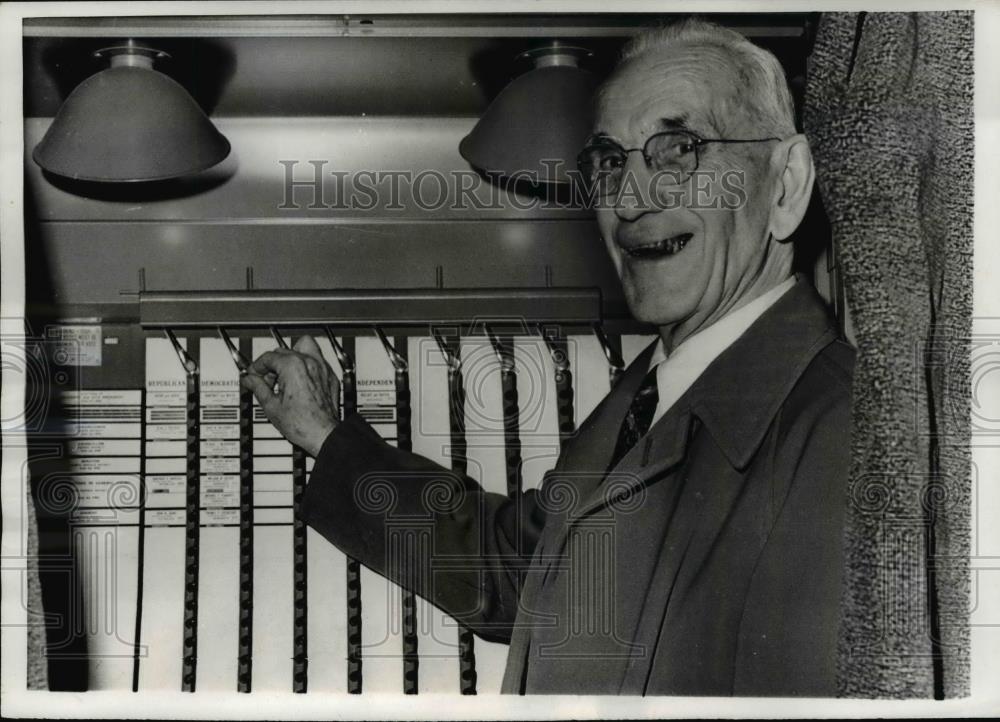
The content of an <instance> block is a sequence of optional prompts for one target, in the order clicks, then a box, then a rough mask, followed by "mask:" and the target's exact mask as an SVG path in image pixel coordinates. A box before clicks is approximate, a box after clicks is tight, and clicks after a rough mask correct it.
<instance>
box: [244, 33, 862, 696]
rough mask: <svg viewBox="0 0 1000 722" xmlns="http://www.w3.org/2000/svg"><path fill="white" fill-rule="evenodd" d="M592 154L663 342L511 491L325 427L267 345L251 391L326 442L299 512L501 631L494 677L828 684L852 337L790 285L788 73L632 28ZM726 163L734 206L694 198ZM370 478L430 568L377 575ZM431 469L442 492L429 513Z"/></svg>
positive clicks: (612, 249)
mask: <svg viewBox="0 0 1000 722" xmlns="http://www.w3.org/2000/svg"><path fill="white" fill-rule="evenodd" d="M580 167H581V170H582V172H583V173H584V176H585V177H586V179H587V180H588V181H589V182H591V184H592V187H593V189H594V190H595V193H596V196H597V198H598V200H601V201H603V202H601V203H599V206H600V208H599V210H598V211H597V216H598V223H599V226H600V230H601V234H602V236H603V238H604V242H605V244H606V246H607V250H608V253H609V254H610V256H611V258H612V260H613V262H614V264H615V267H616V268H617V270H618V273H619V275H620V277H621V281H622V285H623V287H624V290H625V294H626V297H627V299H628V302H629V305H630V308H631V310H632V313H633V314H634V315H635V317H636V318H637V319H639V320H641V321H645V322H648V323H651V324H655V325H656V326H657V327H658V328H659V340H658V341H657V342H655V343H653V344H651V345H650V346H649V347H648V348H647V349H646V350H645V351H644V352H643V353H642V354H640V356H639V357H638V358H637V359H636V361H635V362H634V363H633V364H632V365H631V367H630V368H629V369H628V370H627V372H626V373H625V375H624V376H623V378H622V379H621V381H620V383H619V384H618V385H617V386H616V387H615V389H614V390H613V391H612V392H611V393H610V394H609V395H608V397H607V398H605V399H604V401H603V402H602V403H601V404H600V405H599V406H598V407H597V409H596V410H595V411H594V412H593V413H592V414H591V415H590V417H589V418H588V419H587V420H586V421H585V422H584V423H583V424H582V425H581V426H580V428H579V431H578V432H577V434H576V435H575V436H574V437H573V438H572V439H571V440H570V441H569V442H568V443H567V444H566V445H565V448H564V450H563V453H562V455H561V456H560V458H559V460H558V462H557V465H556V468H555V469H554V470H553V471H552V472H550V473H549V474H548V475H547V477H546V479H545V481H544V483H543V485H542V487H541V489H540V490H539V491H538V492H537V493H536V492H534V491H529V492H526V493H524V494H522V495H521V496H520V497H519V498H516V499H514V500H508V499H507V498H506V497H503V496H499V495H495V494H489V493H486V492H485V491H483V489H482V488H481V487H479V486H478V485H477V484H476V483H475V482H474V481H472V480H471V479H468V478H458V477H456V476H455V475H454V474H452V473H451V472H449V471H448V470H445V469H443V468H441V467H439V466H437V465H435V464H433V463H431V462H430V461H428V460H426V459H423V458H421V457H418V456H415V455H413V454H409V453H405V452H401V451H399V450H396V449H394V448H392V447H390V446H389V445H388V444H386V443H384V442H383V441H381V439H380V438H379V437H378V435H377V434H376V433H375V432H374V431H373V430H372V428H371V427H370V426H368V425H367V424H366V423H365V422H364V421H363V420H362V419H361V418H359V417H358V416H357V415H355V416H353V417H351V418H348V419H346V420H345V421H344V422H343V423H338V421H337V414H336V403H335V399H336V380H335V378H334V377H333V374H332V372H331V370H330V368H329V367H328V366H327V365H326V364H325V362H323V360H322V357H321V356H320V355H319V350H318V348H317V347H316V345H315V344H314V343H313V342H312V340H311V339H308V338H306V339H302V340H301V341H300V342H299V344H298V345H297V347H296V349H295V350H294V351H274V352H271V353H268V354H265V355H264V356H262V357H261V358H260V359H258V360H257V361H256V362H255V363H254V366H253V370H252V372H251V373H250V374H249V375H248V376H247V377H246V378H245V383H246V384H247V385H248V386H249V387H250V388H251V389H253V391H254V393H255V394H256V395H257V398H258V399H259V400H260V402H261V404H262V405H263V408H264V411H265V412H266V413H267V414H268V416H269V418H270V419H271V420H272V422H273V423H274V424H275V425H276V426H277V427H278V428H279V429H280V430H281V431H282V432H283V433H284V434H285V435H286V436H287V437H288V438H289V439H290V440H291V441H292V442H294V443H296V444H298V445H300V446H302V447H304V448H305V449H306V450H307V451H309V452H310V453H313V454H315V455H316V465H315V468H314V470H313V473H312V477H311V479H310V482H309V487H308V490H307V492H306V503H305V506H306V508H307V510H306V515H307V521H308V523H309V524H310V525H312V526H313V527H314V528H316V529H317V530H318V531H319V532H321V533H322V534H323V535H324V536H325V537H326V538H327V539H329V540H330V541H331V542H332V543H334V544H336V545H337V546H338V547H340V548H341V549H342V550H343V551H344V552H346V553H347V554H349V555H351V556H353V557H355V558H358V559H360V560H361V561H362V562H363V563H365V564H367V565H369V566H372V567H373V568H375V569H376V570H378V571H380V572H382V573H384V574H386V575H387V576H390V577H391V578H393V579H395V580H397V581H399V582H401V583H403V584H407V585H409V586H411V587H412V588H413V589H414V590H415V591H416V592H417V593H419V594H421V595H423V596H425V597H426V598H428V599H430V600H431V601H433V602H434V603H435V604H437V605H438V606H440V607H442V608H443V609H445V610H446V611H448V612H450V613H452V614H454V615H455V616H456V617H457V618H459V619H460V620H461V621H462V622H463V623H465V624H468V625H469V626H470V627H472V628H473V629H475V630H476V631H477V632H479V633H480V634H482V635H483V636H485V637H488V638H492V639H501V640H505V641H509V642H510V644H511V648H510V652H509V655H508V662H507V670H506V675H505V678H504V690H505V691H507V692H514V693H576V694H696V695H813V696H829V695H833V694H835V692H836V687H835V661H836V655H835V650H836V643H837V626H838V617H839V615H838V610H839V603H840V586H841V566H842V552H841V536H842V527H843V511H844V507H845V504H846V493H845V492H846V478H847V462H848V441H849V439H848V428H849V424H848V421H849V419H848V416H849V391H850V383H851V371H852V363H853V351H852V350H851V348H850V347H849V346H847V345H846V344H844V343H843V342H841V341H839V340H838V338H837V333H836V331H835V328H834V324H833V322H832V320H831V318H830V317H829V315H828V313H827V311H826V308H825V306H824V304H823V303H822V302H821V300H820V299H819V297H818V296H817V294H816V293H815V291H814V290H813V289H812V287H811V286H810V285H809V284H808V283H807V282H806V281H805V280H802V279H796V278H795V277H794V276H793V275H792V247H791V244H790V242H789V238H790V237H791V235H792V233H793V232H794V231H795V229H796V228H797V226H798V225H799V223H800V221H801V220H802V217H803V215H804V213H805V211H806V207H807V204H808V202H809V197H810V194H811V192H812V186H813V166H812V159H811V157H810V152H809V145H808V143H807V141H806V139H805V138H804V137H803V136H802V135H799V134H796V132H795V127H794V121H793V109H792V102H791V97H790V94H789V92H788V88H787V85H786V81H785V78H784V74H783V72H782V69H781V67H780V65H779V64H778V62H777V60H776V59H775V58H774V57H773V56H772V55H771V54H770V53H768V52H766V51H764V50H762V49H760V48H758V47H756V46H754V45H753V44H751V43H750V42H748V41H747V40H745V39H744V38H743V37H742V36H740V35H738V34H737V33H734V32H731V31H729V30H725V29H722V28H719V27H716V26H713V25H709V24H706V23H701V22H690V21H689V22H686V23H683V24H680V25H675V26H671V27H668V28H665V29H660V30H656V31H653V32H650V33H648V34H645V35H641V36H639V37H637V38H636V39H635V40H634V41H633V42H632V43H630V45H629V46H628V47H627V48H626V50H625V52H624V55H623V59H622V61H621V63H620V65H619V66H618V68H617V69H616V71H615V72H614V74H613V76H612V77H611V78H610V79H609V80H608V81H607V82H606V84H605V85H604V86H603V88H602V89H601V91H600V93H599V95H598V98H597V113H596V128H595V132H594V135H593V136H592V138H591V140H590V141H589V142H588V145H587V147H586V148H585V149H584V150H583V152H582V153H581V155H580ZM734 173H735V174H736V175H735V176H734V175H733V174H734ZM734 177H736V178H739V179H740V180H741V185H740V189H739V190H740V192H739V194H738V195H739V196H740V200H741V202H740V203H735V204H733V203H727V204H724V205H720V204H717V203H701V202H699V198H703V197H704V195H705V194H699V193H695V192H686V191H691V190H692V189H693V187H694V185H695V184H696V183H697V184H699V187H701V188H702V189H703V190H704V189H708V190H709V191H711V190H712V189H713V188H715V189H716V190H717V189H718V188H717V186H718V185H719V184H722V183H728V184H729V185H728V187H729V188H730V189H732V187H733V185H732V179H733V178H734ZM727 178H728V181H727V180H726V179H727ZM713 184H715V185H714V186H713ZM678 189H680V190H681V191H685V192H682V193H680V194H678V193H677V191H678ZM685 189H686V190H685ZM709 195H711V193H710V194H709ZM671 199H673V200H672V201H671ZM677 199H681V200H680V201H678V200H677ZM275 379H277V381H278V382H279V384H280V391H279V392H278V393H277V394H275V393H274V391H273V384H274V382H275ZM373 478H378V479H380V480H382V481H384V482H385V483H388V484H390V485H391V486H392V490H393V493H394V494H395V500H396V505H395V514H396V517H397V518H402V517H403V516H405V515H406V514H413V515H415V516H416V517H420V518H421V520H426V519H428V518H432V519H433V550H434V553H433V560H432V562H431V564H432V569H431V570H430V571H429V572H428V573H424V574H407V573H406V572H405V571H404V570H403V569H401V568H395V567H390V566H389V564H388V562H387V559H388V554H387V543H386V539H387V534H386V533H385V532H386V527H385V520H384V518H383V517H380V516H379V515H378V514H374V513H371V512H370V510H366V509H365V508H364V505H363V504H361V503H360V502H359V498H360V497H361V496H362V495H361V494H359V493H358V492H357V489H358V486H359V485H363V484H364V483H366V481H370V480H371V479H373ZM429 483H438V484H441V483H444V484H446V485H448V488H449V489H450V491H451V492H452V493H451V497H452V498H451V499H450V500H448V501H446V502H444V503H442V504H438V505H436V507H435V509H434V510H432V511H428V509H427V507H426V506H425V501H424V499H425V497H424V491H425V487H426V485H427V484H429ZM407 561H408V563H410V564H419V563H427V562H426V561H423V562H422V561H421V560H417V559H409V560H407Z"/></svg>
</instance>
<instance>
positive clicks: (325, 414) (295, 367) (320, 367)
mask: <svg viewBox="0 0 1000 722" xmlns="http://www.w3.org/2000/svg"><path fill="white" fill-rule="evenodd" d="M240 383H241V384H242V385H243V386H244V387H245V388H248V389H250V390H251V391H252V392H253V395H254V396H256V397H257V401H259V402H260V405H261V407H262V408H263V409H264V413H265V414H267V418H268V419H269V420H270V421H271V423H272V424H274V425H275V427H276V428H277V429H278V431H280V432H281V434H282V436H284V437H285V438H286V439H288V440H289V441H290V442H292V443H293V444H295V445H296V446H299V447H301V448H303V449H305V451H306V453H308V454H311V455H313V456H316V454H318V453H319V450H320V449H321V448H323V442H324V441H326V437H327V436H329V435H330V432H331V431H333V430H334V429H335V428H336V426H337V419H338V418H339V414H338V412H337V399H338V398H339V397H340V382H339V381H338V380H337V375H336V374H335V373H334V372H333V369H331V368H330V365H329V364H328V363H327V362H326V360H324V358H323V354H322V353H321V352H320V350H319V346H317V345H316V342H315V341H313V340H312V337H310V336H303V337H302V338H300V339H299V341H298V343H296V344H295V347H294V349H276V350H274V351H268V352H267V353H264V354H261V356H260V358H258V359H257V360H256V361H254V362H253V363H252V364H251V365H250V368H249V370H248V371H247V373H246V374H245V375H244V376H243V378H242V379H241V381H240Z"/></svg>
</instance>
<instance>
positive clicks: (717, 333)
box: [649, 276, 795, 424]
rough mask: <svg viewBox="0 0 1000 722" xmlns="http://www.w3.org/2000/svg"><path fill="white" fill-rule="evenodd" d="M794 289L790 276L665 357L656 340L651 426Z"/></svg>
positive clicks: (661, 341)
mask: <svg viewBox="0 0 1000 722" xmlns="http://www.w3.org/2000/svg"><path fill="white" fill-rule="evenodd" d="M794 285H795V277H794V276H792V277H790V278H788V279H786V280H785V281H783V282H781V283H779V284H778V285H777V286H775V287H774V288H772V289H771V290H770V291H768V292H767V293H764V294H762V295H761V296H758V297H757V298H755V299H754V300H753V301H751V302H750V303H748V304H746V305H745V306H741V307H740V308H738V309H736V310H735V311H733V312H731V313H729V314H726V315H725V316H723V317H722V318H720V319H719V320H718V321H716V322H715V323H713V324H712V325H711V326H708V327H706V328H703V329H701V330H700V331H698V332H697V333H695V334H692V335H691V336H689V337H687V338H686V339H684V341H682V342H681V344H680V345H679V346H678V347H677V348H675V349H674V350H673V352H672V353H671V354H670V355H669V356H667V354H666V352H665V350H664V348H663V339H660V340H659V341H658V342H657V344H656V348H655V349H654V350H653V356H652V358H650V360H649V369H650V370H652V369H654V368H655V369H656V387H657V394H658V396H659V401H658V402H657V404H656V412H655V413H654V414H653V421H652V423H653V424H655V423H656V422H657V421H659V419H660V417H661V416H663V415H664V414H665V413H667V411H669V410H670V407H671V406H673V405H674V403H675V402H676V401H677V399H679V398H680V397H681V396H682V395H683V394H684V392H685V391H687V390H688V389H689V388H690V387H691V385H692V384H693V383H694V382H695V381H697V379H698V377H699V376H701V374H702V372H703V371H704V370H705V369H706V368H708V366H709V364H711V363H712V362H713V361H714V360H715V359H716V358H718V356H719V354H721V353H722V352H723V351H725V350H726V349H727V348H729V347H730V346H731V345H732V343H733V342H734V341H735V340H736V339H738V338H739V337H740V336H742V335H743V332H744V331H746V330H747V329H748V328H750V326H751V325H752V324H753V322H754V321H756V320H757V319H758V318H760V316H761V314H763V313H764V311H766V310H767V309H769V308H770V307H771V306H773V305H774V303H775V302H776V301H777V300H778V299H779V298H781V297H782V296H783V295H785V293H787V292H788V291H789V289H791V288H792V286H794Z"/></svg>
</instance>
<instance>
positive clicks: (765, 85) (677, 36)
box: [598, 18, 795, 138]
mask: <svg viewBox="0 0 1000 722" xmlns="http://www.w3.org/2000/svg"><path fill="white" fill-rule="evenodd" d="M679 46H688V47H693V48H699V49H700V48H704V49H705V50H706V51H708V52H709V53H710V54H712V55H713V56H717V57H718V59H719V60H721V61H722V62H724V63H726V64H727V65H728V66H729V70H730V72H731V76H730V77H731V80H732V83H733V97H731V98H719V99H718V101H719V102H720V103H721V104H722V105H721V107H722V110H723V115H724V116H726V117H731V114H732V113H739V114H741V115H743V116H744V118H745V119H746V120H747V121H749V123H750V124H751V126H752V127H753V128H754V129H755V131H757V132H760V133H761V134H763V135H766V136H776V137H779V138H786V137H788V136H789V135H793V134H794V133H795V109H794V104H793V102H792V94H791V91H790V90H789V89H788V80H787V78H786V77H785V71H784V69H783V68H782V67H781V63H779V62H778V59H777V58H776V57H774V55H773V54H772V53H770V52H768V51H767V50H765V49H764V48H761V47H759V46H757V45H754V44H753V43H752V42H750V41H749V40H747V39H746V38H745V37H744V36H743V35H741V34H740V33H738V32H736V31H735V30H730V29H729V28H724V27H722V26H721V25H716V24H715V23H710V22H706V21H704V20H699V19H695V18H691V19H686V20H682V21H679V22H676V23H673V24H671V25H666V26H663V27H659V28H654V29H650V30H646V31H643V32H641V33H639V34H638V35H636V36H635V37H633V38H632V39H631V40H630V41H629V42H628V43H626V45H625V47H624V48H623V49H622V54H621V58H620V60H619V67H621V66H623V65H625V64H627V63H629V62H630V61H633V60H635V59H637V58H639V57H642V56H645V55H648V54H649V53H655V52H656V51H659V50H662V49H665V48H674V47H679ZM713 51H714V52H713ZM714 59H715V58H713V60H714ZM613 77H614V76H612V80H611V81H610V82H613ZM598 97H599V98H600V94H599V95H598ZM713 115H714V114H713ZM721 120H723V121H724V120H725V117H724V118H723V119H721ZM717 125H719V129H720V130H721V129H722V125H721V123H719V124H717Z"/></svg>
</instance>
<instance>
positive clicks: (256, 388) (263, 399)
mask: <svg viewBox="0 0 1000 722" xmlns="http://www.w3.org/2000/svg"><path fill="white" fill-rule="evenodd" d="M240 385H241V386H243V387H244V388H248V389H250V391H251V392H253V395H254V396H256V397H257V401H259V402H260V405H261V406H263V407H267V406H268V405H270V404H271V403H272V402H273V401H274V400H275V399H276V398H277V397H276V396H275V395H274V391H273V390H272V388H271V387H272V385H273V382H271V383H268V381H267V379H265V378H264V377H263V376H260V375H259V374H256V373H254V372H253V371H248V372H247V373H245V374H243V377H242V378H241V379H240Z"/></svg>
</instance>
